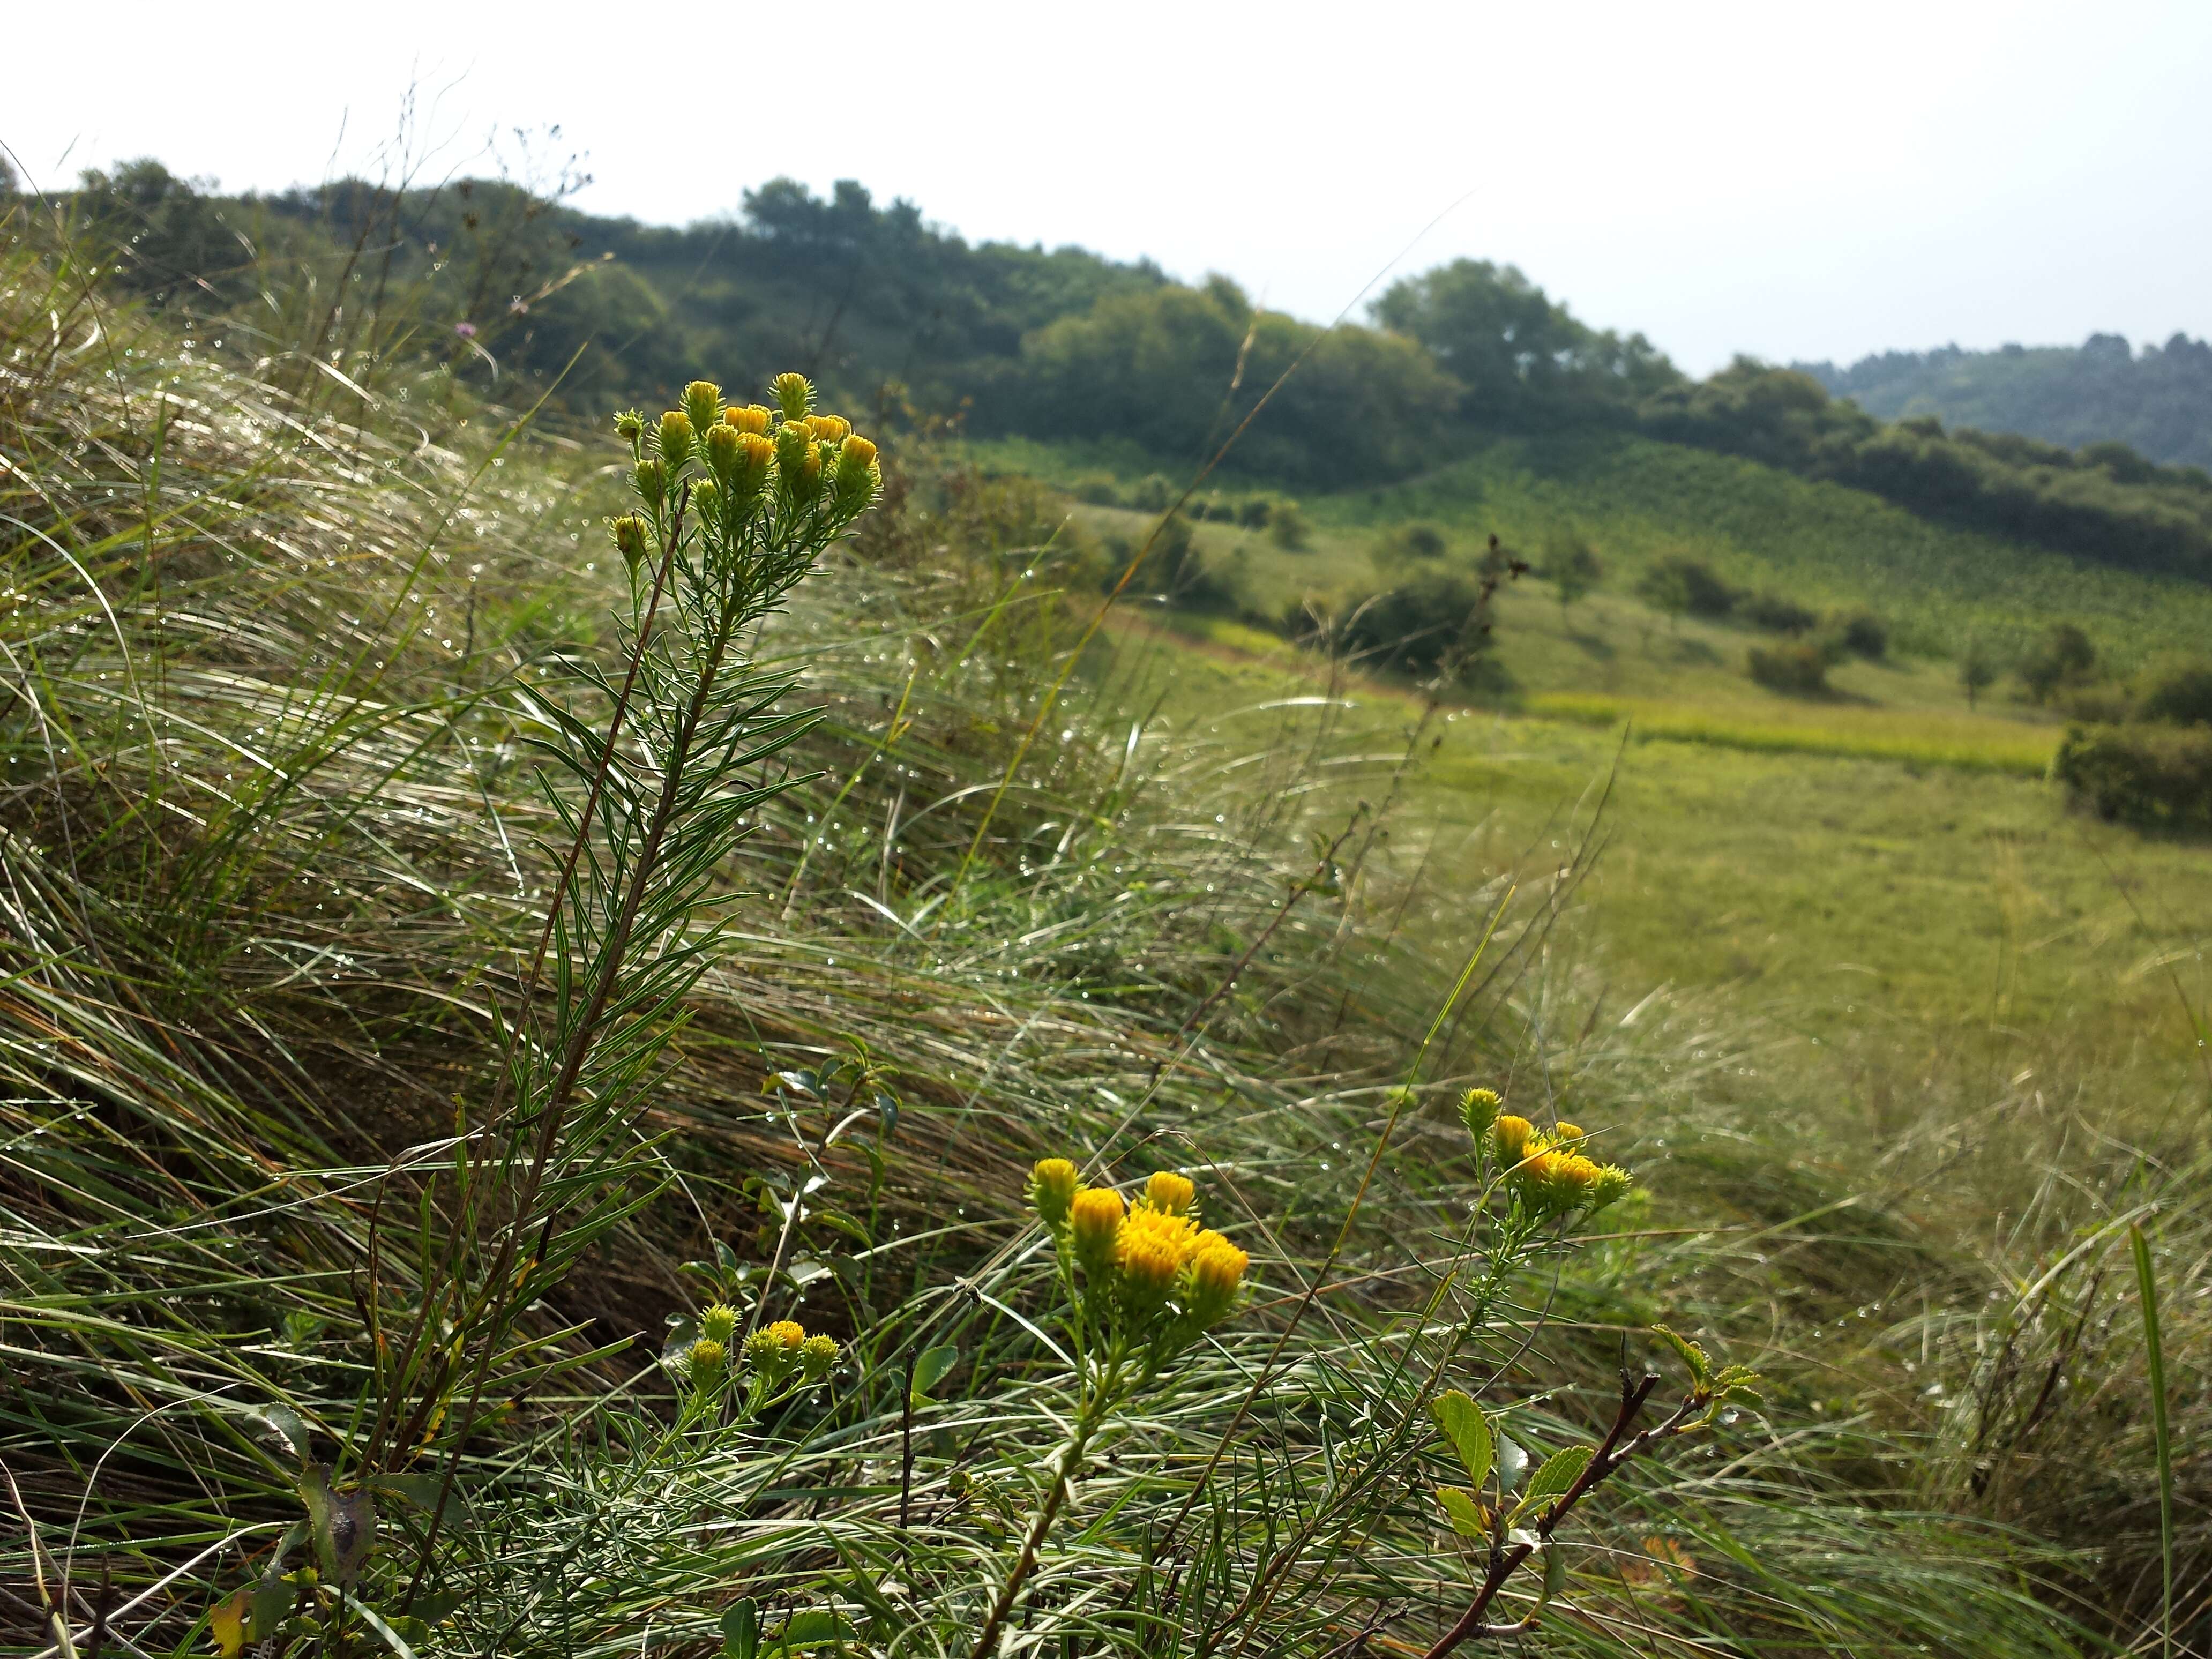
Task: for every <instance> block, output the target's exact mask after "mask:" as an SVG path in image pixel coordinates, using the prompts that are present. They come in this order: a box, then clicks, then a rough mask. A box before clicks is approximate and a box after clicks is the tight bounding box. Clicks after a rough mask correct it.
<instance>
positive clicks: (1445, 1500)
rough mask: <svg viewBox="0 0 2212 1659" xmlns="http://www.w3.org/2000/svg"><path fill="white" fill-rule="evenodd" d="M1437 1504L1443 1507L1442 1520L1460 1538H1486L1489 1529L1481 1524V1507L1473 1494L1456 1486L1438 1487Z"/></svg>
mask: <svg viewBox="0 0 2212 1659" xmlns="http://www.w3.org/2000/svg"><path fill="white" fill-rule="evenodd" d="M1437 1503H1438V1504H1441V1505H1443V1512H1444V1518H1445V1519H1446V1520H1448V1521H1449V1522H1451V1529H1452V1530H1453V1531H1454V1532H1455V1533H1457V1534H1459V1535H1460V1536H1461V1537H1462V1538H1487V1537H1488V1536H1489V1535H1490V1529H1489V1528H1487V1527H1486V1526H1484V1525H1483V1524H1482V1505H1481V1504H1480V1502H1478V1501H1477V1500H1476V1498H1475V1496H1474V1493H1473V1492H1468V1491H1466V1490H1464V1489H1463V1488H1461V1487H1458V1486H1438V1487H1437Z"/></svg>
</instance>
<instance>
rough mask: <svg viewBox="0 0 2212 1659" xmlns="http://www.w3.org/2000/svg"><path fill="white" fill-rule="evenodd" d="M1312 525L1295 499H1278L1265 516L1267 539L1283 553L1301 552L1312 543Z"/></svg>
mask: <svg viewBox="0 0 2212 1659" xmlns="http://www.w3.org/2000/svg"><path fill="white" fill-rule="evenodd" d="M1312 538H1313V526H1311V525H1310V523H1309V522H1308V521H1307V519H1306V515H1305V510H1304V508H1303V507H1300V506H1299V505H1298V504H1297V502H1296V501H1278V502H1276V503H1275V509H1274V511H1273V513H1270V514H1269V515H1268V517H1267V539H1268V540H1269V541H1271V542H1273V543H1274V544H1275V545H1276V546H1278V547H1279V548H1281V549H1282V550H1284V551H1285V553H1303V552H1304V551H1305V550H1306V549H1307V548H1308V547H1309V546H1310V545H1311V544H1312Z"/></svg>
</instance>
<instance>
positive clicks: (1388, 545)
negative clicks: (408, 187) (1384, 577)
mask: <svg viewBox="0 0 2212 1659" xmlns="http://www.w3.org/2000/svg"><path fill="white" fill-rule="evenodd" d="M1450 550H1451V538H1449V536H1447V535H1446V534H1445V533H1444V532H1443V527H1442V526H1438V525H1434V524H1431V523H1430V522H1429V521H1428V520H1425V519H1416V520H1413V522H1412V523H1410V524H1401V525H1398V526H1395V527H1394V528H1392V529H1390V530H1389V531H1387V532H1384V533H1383V536H1382V538H1380V539H1379V540H1377V541H1376V544H1375V545H1374V547H1373V548H1372V549H1371V550H1370V551H1369V554H1368V556H1369V557H1370V559H1371V560H1373V562H1374V563H1375V567H1376V569H1378V570H1384V571H1394V570H1401V569H1405V568H1408V567H1419V566H1420V565H1424V564H1428V563H1431V562H1434V561H1435V560H1437V559H1441V558H1442V557H1443V556H1444V555H1445V554H1446V553H1448V552H1449V551H1450Z"/></svg>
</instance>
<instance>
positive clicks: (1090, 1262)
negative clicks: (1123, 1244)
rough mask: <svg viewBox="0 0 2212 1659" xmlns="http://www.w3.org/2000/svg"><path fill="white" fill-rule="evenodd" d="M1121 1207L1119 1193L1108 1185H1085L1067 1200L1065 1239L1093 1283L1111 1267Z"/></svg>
mask: <svg viewBox="0 0 2212 1659" xmlns="http://www.w3.org/2000/svg"><path fill="white" fill-rule="evenodd" d="M1121 1209H1122V1206H1121V1194H1119V1193H1117V1192H1115V1190H1114V1189H1113V1188H1111V1187H1085V1188H1083V1189H1082V1190H1081V1191H1079V1192H1078V1193H1077V1194H1075V1196H1074V1197H1073V1199H1071V1200H1068V1206H1067V1234H1068V1239H1069V1241H1070V1243H1072V1244H1073V1247H1074V1250H1075V1259H1076V1261H1077V1262H1078V1263H1079V1264H1080V1265H1081V1267H1082V1268H1083V1271H1084V1272H1085V1273H1086V1274H1088V1275H1089V1276H1090V1279H1091V1282H1092V1283H1093V1284H1097V1283H1099V1282H1101V1281H1103V1279H1105V1277H1106V1275H1107V1274H1108V1273H1110V1272H1112V1271H1113V1267H1114V1256H1115V1241H1116V1240H1117V1239H1118V1238H1119V1237H1120V1235H1121Z"/></svg>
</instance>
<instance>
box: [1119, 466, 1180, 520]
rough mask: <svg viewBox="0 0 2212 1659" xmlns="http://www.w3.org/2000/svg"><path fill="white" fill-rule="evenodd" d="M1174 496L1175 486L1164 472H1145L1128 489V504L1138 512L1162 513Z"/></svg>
mask: <svg viewBox="0 0 2212 1659" xmlns="http://www.w3.org/2000/svg"><path fill="white" fill-rule="evenodd" d="M1175 497H1176V492H1175V486H1174V485H1173V484H1171V483H1169V482H1168V481H1167V478H1166V476H1165V475H1164V474H1163V473H1158V472H1147V473H1146V475H1145V476H1144V477H1141V478H1139V480H1138V481H1137V483H1136V485H1135V487H1134V488H1133V489H1131V490H1130V491H1129V505H1130V506H1131V507H1135V508H1136V509H1137V510H1138V511H1139V513H1164V512H1166V511H1167V508H1168V503H1169V502H1170V501H1173V500H1175Z"/></svg>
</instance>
